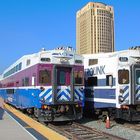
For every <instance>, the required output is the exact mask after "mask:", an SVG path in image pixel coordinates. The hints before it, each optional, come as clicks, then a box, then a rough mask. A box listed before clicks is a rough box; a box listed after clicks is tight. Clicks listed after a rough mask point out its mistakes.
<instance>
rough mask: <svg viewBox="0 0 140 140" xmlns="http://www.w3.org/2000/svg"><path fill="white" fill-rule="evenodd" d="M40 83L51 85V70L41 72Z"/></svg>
mask: <svg viewBox="0 0 140 140" xmlns="http://www.w3.org/2000/svg"><path fill="white" fill-rule="evenodd" d="M39 83H40V84H43V85H44V84H47V85H48V84H51V71H50V70H47V69H46V70H40V71H39Z"/></svg>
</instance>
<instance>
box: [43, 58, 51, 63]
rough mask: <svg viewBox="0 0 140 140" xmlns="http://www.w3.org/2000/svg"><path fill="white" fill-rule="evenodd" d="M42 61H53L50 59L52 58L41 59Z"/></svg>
mask: <svg viewBox="0 0 140 140" xmlns="http://www.w3.org/2000/svg"><path fill="white" fill-rule="evenodd" d="M41 61H42V62H50V61H51V59H50V58H41Z"/></svg>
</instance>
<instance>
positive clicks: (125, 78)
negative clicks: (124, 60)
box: [118, 70, 129, 84]
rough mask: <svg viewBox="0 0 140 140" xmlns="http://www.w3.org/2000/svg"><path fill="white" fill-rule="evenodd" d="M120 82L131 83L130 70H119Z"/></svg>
mask: <svg viewBox="0 0 140 140" xmlns="http://www.w3.org/2000/svg"><path fill="white" fill-rule="evenodd" d="M118 82H119V84H129V71H128V70H119V71H118Z"/></svg>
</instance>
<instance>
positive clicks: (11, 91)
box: [6, 89, 14, 94]
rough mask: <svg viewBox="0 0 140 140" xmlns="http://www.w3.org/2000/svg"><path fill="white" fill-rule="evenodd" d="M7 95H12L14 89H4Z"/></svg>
mask: <svg viewBox="0 0 140 140" xmlns="http://www.w3.org/2000/svg"><path fill="white" fill-rule="evenodd" d="M6 92H7V94H14V89H6Z"/></svg>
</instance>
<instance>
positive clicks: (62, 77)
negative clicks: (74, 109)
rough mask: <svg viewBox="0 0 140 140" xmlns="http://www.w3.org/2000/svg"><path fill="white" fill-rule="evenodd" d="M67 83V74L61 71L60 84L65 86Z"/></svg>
mask: <svg viewBox="0 0 140 140" xmlns="http://www.w3.org/2000/svg"><path fill="white" fill-rule="evenodd" d="M65 82H66V73H65V72H64V71H60V76H59V84H61V85H64V84H65Z"/></svg>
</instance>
